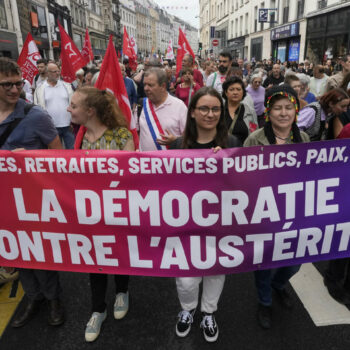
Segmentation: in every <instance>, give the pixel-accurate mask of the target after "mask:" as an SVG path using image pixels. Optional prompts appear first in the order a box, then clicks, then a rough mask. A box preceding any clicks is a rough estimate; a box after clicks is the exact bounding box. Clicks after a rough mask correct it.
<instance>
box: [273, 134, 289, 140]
mask: <svg viewBox="0 0 350 350" xmlns="http://www.w3.org/2000/svg"><path fill="white" fill-rule="evenodd" d="M275 137H277V138H278V139H280V140H282V141H287V140H288V139H289V136H288V137H285V138H284V137H280V136H278V135H276V134H275Z"/></svg>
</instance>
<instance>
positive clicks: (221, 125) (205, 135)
mask: <svg viewBox="0 0 350 350" xmlns="http://www.w3.org/2000/svg"><path fill="white" fill-rule="evenodd" d="M223 111H224V105H223V101H222V99H221V96H220V94H219V93H218V92H217V91H216V90H215V89H213V88H211V87H203V88H201V89H200V90H198V91H197V92H196V93H195V95H194V96H193V98H192V100H191V102H190V104H189V107H188V112H187V121H186V126H185V130H184V133H183V136H182V137H180V138H178V139H176V140H175V141H174V142H173V144H172V145H171V148H172V149H213V150H214V152H217V151H218V150H219V149H221V148H230V147H239V146H241V143H240V141H239V140H238V138H237V137H234V136H232V135H228V134H227V128H226V125H225V121H224V113H223ZM202 281H203V292H202V299H201V312H202V322H201V328H203V335H204V338H205V340H206V341H208V342H214V341H216V339H217V338H218V334H219V329H218V326H217V324H216V321H215V318H214V312H215V311H216V310H217V304H218V301H219V298H220V295H221V292H222V289H223V286H224V282H225V275H218V276H204V277H178V278H176V287H177V293H178V297H179V301H180V304H181V307H182V311H181V312H180V313H179V315H178V318H179V319H178V322H177V324H176V334H177V335H178V336H179V337H185V336H186V335H187V334H188V333H189V332H190V330H191V324H192V322H193V316H194V313H195V311H196V308H197V305H198V293H199V284H200V282H202Z"/></svg>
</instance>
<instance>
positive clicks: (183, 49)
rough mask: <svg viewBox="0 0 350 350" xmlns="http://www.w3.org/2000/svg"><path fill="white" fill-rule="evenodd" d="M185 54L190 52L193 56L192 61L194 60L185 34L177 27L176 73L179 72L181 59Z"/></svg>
mask: <svg viewBox="0 0 350 350" xmlns="http://www.w3.org/2000/svg"><path fill="white" fill-rule="evenodd" d="M185 54H190V55H191V56H192V57H193V61H194V60H195V55H194V52H193V50H192V48H191V46H190V44H189V43H188V41H187V39H186V36H185V34H184V33H183V31H182V30H181V28H179V42H178V49H177V57H176V74H177V73H179V72H180V70H181V67H182V59H183V57H184V56H185Z"/></svg>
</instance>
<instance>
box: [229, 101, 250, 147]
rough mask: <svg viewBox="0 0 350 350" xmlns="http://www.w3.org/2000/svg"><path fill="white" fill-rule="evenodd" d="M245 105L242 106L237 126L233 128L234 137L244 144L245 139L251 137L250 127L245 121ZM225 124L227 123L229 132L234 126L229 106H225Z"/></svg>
mask: <svg viewBox="0 0 350 350" xmlns="http://www.w3.org/2000/svg"><path fill="white" fill-rule="evenodd" d="M244 112H245V109H244V105H243V104H241V105H240V107H239V110H238V117H237V120H236V123H235V126H234V127H233V130H232V135H233V136H235V137H237V138H238V139H239V140H240V142H241V143H242V145H243V143H244V141H245V139H246V138H247V137H248V136H249V130H248V127H247V125H246V123H245V122H244V120H243V117H244ZM225 123H226V127H227V131H228V130H229V129H230V126H231V124H232V118H231V116H230V113H229V111H228V107H227V104H226V105H225Z"/></svg>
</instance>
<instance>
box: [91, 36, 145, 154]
mask: <svg viewBox="0 0 350 350" xmlns="http://www.w3.org/2000/svg"><path fill="white" fill-rule="evenodd" d="M95 87H97V88H98V89H101V90H103V89H106V90H109V91H110V92H112V93H113V94H114V96H115V97H116V99H117V101H118V105H119V108H120V109H121V110H122V112H123V113H124V116H125V118H126V121H127V123H128V128H129V130H130V131H131V132H132V134H133V138H134V144H135V148H138V146H139V138H138V135H137V131H136V126H135V123H134V120H133V118H132V112H131V107H130V102H129V98H128V93H127V92H126V87H125V83H124V79H123V75H122V72H121V70H120V66H119V61H118V57H117V54H116V51H115V47H114V44H113V36H112V35H110V37H109V43H108V47H107V51H106V54H105V57H104V59H103V61H102V66H101V70H100V74H99V76H98V79H97V82H96V85H95Z"/></svg>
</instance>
